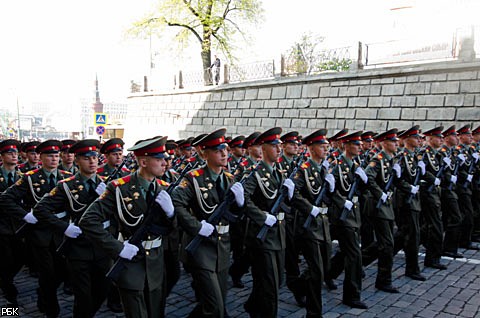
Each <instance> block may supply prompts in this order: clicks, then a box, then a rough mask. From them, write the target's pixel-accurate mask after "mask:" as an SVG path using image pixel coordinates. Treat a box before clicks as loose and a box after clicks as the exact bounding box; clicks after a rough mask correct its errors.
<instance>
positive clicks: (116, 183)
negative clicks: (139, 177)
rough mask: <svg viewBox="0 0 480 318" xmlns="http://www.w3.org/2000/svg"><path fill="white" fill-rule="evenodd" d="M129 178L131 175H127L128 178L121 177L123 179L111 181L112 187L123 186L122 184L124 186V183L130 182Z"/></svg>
mask: <svg viewBox="0 0 480 318" xmlns="http://www.w3.org/2000/svg"><path fill="white" fill-rule="evenodd" d="M131 177H132V175H128V176H125V177H123V178H120V179H116V180H113V181H112V184H113V186H114V187H118V186H121V185H123V184H125V183H128V182H130V179H131Z"/></svg>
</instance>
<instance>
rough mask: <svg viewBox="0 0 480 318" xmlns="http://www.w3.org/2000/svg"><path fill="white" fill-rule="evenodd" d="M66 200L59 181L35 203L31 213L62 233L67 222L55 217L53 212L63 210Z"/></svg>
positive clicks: (39, 220)
mask: <svg viewBox="0 0 480 318" xmlns="http://www.w3.org/2000/svg"><path fill="white" fill-rule="evenodd" d="M67 200H68V199H67V195H66V194H65V190H64V189H63V184H62V183H59V184H57V186H56V187H55V188H53V190H52V191H50V193H48V194H46V195H44V196H43V198H42V199H41V200H40V201H39V202H38V203H37V204H36V205H35V207H34V208H33V215H34V216H35V217H36V218H37V219H38V222H39V223H44V224H48V225H49V226H51V227H52V228H53V229H54V230H55V231H57V232H60V233H64V232H65V230H66V229H67V227H68V223H67V222H65V221H63V220H62V219H59V218H58V217H56V216H55V213H58V212H62V211H65V206H66V204H67Z"/></svg>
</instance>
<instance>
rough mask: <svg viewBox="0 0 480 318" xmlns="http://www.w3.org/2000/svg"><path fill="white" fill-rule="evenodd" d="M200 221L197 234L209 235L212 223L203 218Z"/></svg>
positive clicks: (211, 231)
mask: <svg viewBox="0 0 480 318" xmlns="http://www.w3.org/2000/svg"><path fill="white" fill-rule="evenodd" d="M200 223H202V227H201V228H200V232H198V234H200V235H201V236H205V237H209V236H210V235H211V234H212V233H213V230H214V229H215V227H213V225H211V224H210V223H208V222H207V221H205V220H202V222H200Z"/></svg>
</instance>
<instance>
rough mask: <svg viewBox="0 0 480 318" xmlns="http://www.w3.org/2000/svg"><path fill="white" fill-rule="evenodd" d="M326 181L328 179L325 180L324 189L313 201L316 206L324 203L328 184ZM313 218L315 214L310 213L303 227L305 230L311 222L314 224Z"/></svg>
mask: <svg viewBox="0 0 480 318" xmlns="http://www.w3.org/2000/svg"><path fill="white" fill-rule="evenodd" d="M307 182H308V181H307ZM326 183H327V182H326V181H323V188H322V190H320V193H319V194H318V195H317V197H316V198H315V202H314V203H313V205H314V206H317V207H320V205H321V204H322V202H323V198H324V196H325V193H327V187H328V184H326ZM313 219H314V217H313V215H311V214H308V217H307V219H306V220H305V223H303V228H304V229H305V230H308V229H309V228H310V224H312V221H313Z"/></svg>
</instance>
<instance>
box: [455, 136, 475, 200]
mask: <svg viewBox="0 0 480 318" xmlns="http://www.w3.org/2000/svg"><path fill="white" fill-rule="evenodd" d="M459 151H460V152H461V153H463V154H464V155H465V158H466V160H465V163H464V164H463V165H461V166H460V168H459V169H458V180H457V184H458V186H457V193H464V194H466V195H472V183H471V182H467V177H468V175H469V172H470V173H471V174H474V173H475V163H474V161H475V159H473V158H472V153H473V152H474V151H475V146H474V145H465V144H461V145H459ZM471 165H474V166H473V167H472V169H473V170H470V166H471ZM472 182H473V179H472ZM465 183H467V187H464V184H465Z"/></svg>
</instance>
